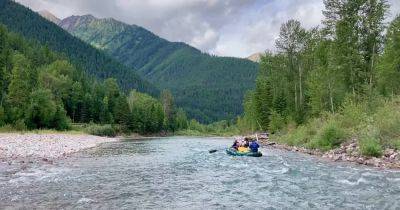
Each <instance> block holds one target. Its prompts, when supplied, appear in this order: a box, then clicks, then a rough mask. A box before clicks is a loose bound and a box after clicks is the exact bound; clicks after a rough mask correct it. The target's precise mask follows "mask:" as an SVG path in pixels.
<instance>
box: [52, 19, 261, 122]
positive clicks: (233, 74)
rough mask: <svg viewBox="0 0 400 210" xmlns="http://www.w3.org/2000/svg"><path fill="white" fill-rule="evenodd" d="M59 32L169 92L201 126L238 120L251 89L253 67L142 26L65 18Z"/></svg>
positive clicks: (107, 20) (242, 61) (249, 62)
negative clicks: (110, 58) (205, 123)
mask: <svg viewBox="0 0 400 210" xmlns="http://www.w3.org/2000/svg"><path fill="white" fill-rule="evenodd" d="M59 26H61V27H62V28H64V29H65V30H67V31H69V32H70V33H71V34H72V35H74V36H76V37H78V38H80V39H81V40H83V41H85V42H87V43H88V44H91V45H92V46H94V47H96V48H98V49H102V50H104V51H106V52H107V53H108V54H109V55H111V56H112V57H114V58H115V59H117V60H118V61H120V62H122V63H124V64H125V65H126V66H129V67H131V68H132V69H135V70H136V72H137V73H138V74H139V75H140V76H142V77H143V78H145V79H147V80H149V81H150V82H152V83H153V84H155V85H156V87H158V88H159V89H170V90H171V91H172V93H173V95H174V96H175V97H176V102H177V104H178V106H182V107H183V108H185V110H186V111H187V112H188V113H189V115H190V117H194V118H196V119H199V120H200V121H202V122H207V123H208V122H213V121H217V120H223V119H233V118H235V117H236V116H237V115H239V114H241V113H242V111H243V110H242V106H241V103H242V99H243V97H244V94H245V92H246V91H247V90H250V89H252V88H253V87H254V82H253V81H254V79H255V77H256V74H257V71H258V64H257V63H254V62H252V61H249V60H246V59H240V58H233V57H218V56H213V55H209V54H208V53H204V52H201V51H200V50H198V49H196V48H194V47H192V46H190V45H188V44H186V43H183V42H170V41H168V40H166V39H164V38H161V37H159V36H158V35H156V34H154V33H152V32H151V31H148V30H147V29H145V28H143V27H141V26H137V25H134V24H132V25H130V24H127V23H123V22H121V21H117V20H115V19H113V18H103V19H101V18H95V17H94V16H92V15H84V16H76V15H74V16H70V17H67V18H65V19H63V20H62V21H61V22H60V23H59Z"/></svg>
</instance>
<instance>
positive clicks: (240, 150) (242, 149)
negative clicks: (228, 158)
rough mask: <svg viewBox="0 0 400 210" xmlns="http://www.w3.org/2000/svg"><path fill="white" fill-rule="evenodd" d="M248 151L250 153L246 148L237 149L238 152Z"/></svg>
mask: <svg viewBox="0 0 400 210" xmlns="http://www.w3.org/2000/svg"><path fill="white" fill-rule="evenodd" d="M248 151H250V150H249V148H247V147H239V148H238V152H248Z"/></svg>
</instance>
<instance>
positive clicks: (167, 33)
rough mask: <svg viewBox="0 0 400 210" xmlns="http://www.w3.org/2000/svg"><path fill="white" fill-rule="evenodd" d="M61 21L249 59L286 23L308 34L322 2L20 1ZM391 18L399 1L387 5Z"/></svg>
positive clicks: (317, 21) (397, 10)
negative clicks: (127, 27) (94, 22)
mask: <svg viewBox="0 0 400 210" xmlns="http://www.w3.org/2000/svg"><path fill="white" fill-rule="evenodd" d="M16 1H17V2H19V3H21V4H23V5H25V6H28V7H30V8H31V9H33V10H35V11H40V10H48V11H50V12H51V13H53V14H54V15H56V16H57V17H59V18H65V17H68V16H71V15H86V14H92V15H94V16H96V17H98V18H109V17H112V18H114V19H117V20H120V21H122V22H125V23H128V24H136V25H139V26H142V27H144V28H146V29H148V30H150V31H152V32H153V33H155V34H157V35H159V36H160V37H162V38H165V39H167V40H169V41H181V42H186V43H188V44H190V45H192V46H194V47H196V48H199V49H200V50H202V51H203V52H208V53H211V54H216V55H220V56H234V57H247V56H249V55H251V54H253V53H257V52H264V51H266V50H274V49H275V40H276V38H277V37H278V35H279V29H280V26H281V24H282V23H284V22H286V21H287V20H289V19H297V20H300V22H301V23H302V24H303V26H304V27H305V28H307V29H309V28H312V27H315V26H318V25H319V24H320V23H321V20H322V19H323V15H322V10H323V9H324V5H323V0H16ZM389 3H390V4H391V9H390V15H389V17H387V20H388V21H389V20H391V19H393V17H394V16H395V15H396V14H399V13H400V0H389Z"/></svg>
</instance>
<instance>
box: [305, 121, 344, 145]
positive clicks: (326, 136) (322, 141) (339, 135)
mask: <svg viewBox="0 0 400 210" xmlns="http://www.w3.org/2000/svg"><path fill="white" fill-rule="evenodd" d="M345 139H346V132H345V130H344V129H343V128H342V127H340V126H339V123H338V122H336V121H335V120H333V119H331V120H330V121H328V122H327V123H326V124H325V125H324V126H323V127H322V129H321V130H320V131H319V132H318V133H317V134H316V135H315V136H314V138H313V139H312V140H311V141H310V143H309V144H308V145H307V147H309V148H312V149H321V150H330V149H333V148H335V147H338V146H340V144H341V143H342V142H343V141H344V140H345Z"/></svg>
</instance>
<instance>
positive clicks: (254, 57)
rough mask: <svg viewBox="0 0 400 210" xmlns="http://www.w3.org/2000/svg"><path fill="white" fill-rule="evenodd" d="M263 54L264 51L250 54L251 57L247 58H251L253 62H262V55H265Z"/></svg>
mask: <svg viewBox="0 0 400 210" xmlns="http://www.w3.org/2000/svg"><path fill="white" fill-rule="evenodd" d="M263 55H264V53H254V54H252V55H250V56H249V57H247V59H249V60H251V61H253V62H257V63H260V61H261V56H263Z"/></svg>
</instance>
